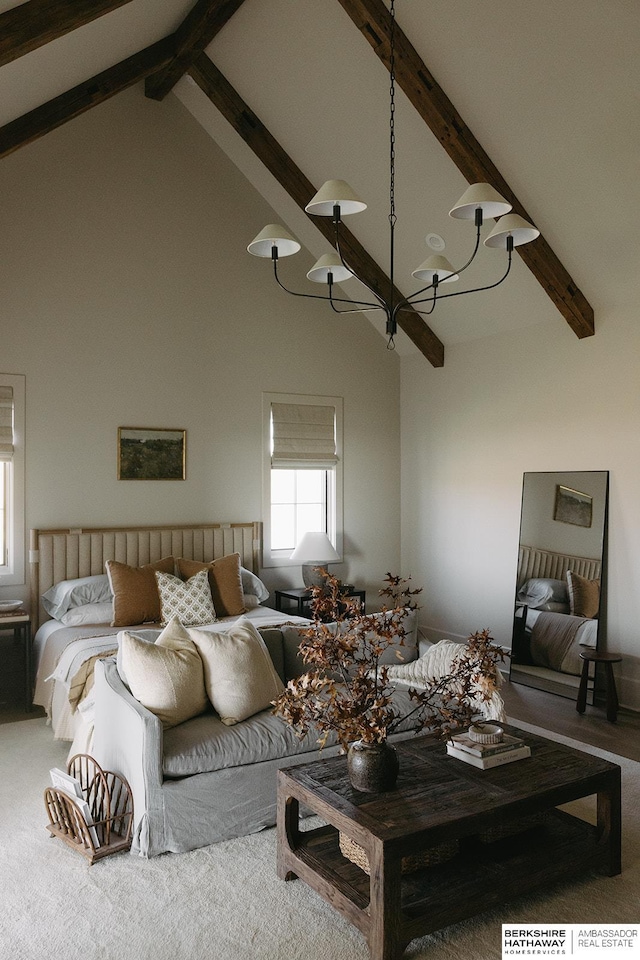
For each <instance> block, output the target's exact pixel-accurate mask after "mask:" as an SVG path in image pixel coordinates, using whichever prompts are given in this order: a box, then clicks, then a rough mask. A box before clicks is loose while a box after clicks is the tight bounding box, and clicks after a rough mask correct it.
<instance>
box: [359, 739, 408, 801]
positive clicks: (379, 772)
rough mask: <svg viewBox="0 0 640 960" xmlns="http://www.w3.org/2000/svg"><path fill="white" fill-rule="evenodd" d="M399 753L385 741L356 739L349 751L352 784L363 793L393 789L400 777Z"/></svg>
mask: <svg viewBox="0 0 640 960" xmlns="http://www.w3.org/2000/svg"><path fill="white" fill-rule="evenodd" d="M399 769H400V765H399V763H398V754H397V753H396V749H395V747H393V746H391V744H390V743H387V742H386V741H385V742H384V743H364V742H363V741H362V740H356V741H355V742H354V743H352V744H350V746H349V749H348V751H347V770H348V773H349V779H350V781H351V785H352V786H353V787H355V789H356V790H360V791H361V792H362V793H383V792H384V791H385V790H392V789H393V788H394V787H395V785H396V780H397V779H398V771H399Z"/></svg>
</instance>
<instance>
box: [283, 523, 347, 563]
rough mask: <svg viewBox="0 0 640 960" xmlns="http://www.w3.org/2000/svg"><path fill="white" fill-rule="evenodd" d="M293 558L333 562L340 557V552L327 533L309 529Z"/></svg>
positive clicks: (306, 561) (303, 561)
mask: <svg viewBox="0 0 640 960" xmlns="http://www.w3.org/2000/svg"><path fill="white" fill-rule="evenodd" d="M291 559H292V560H298V561H299V562H300V563H331V562H335V561H336V560H339V559H340V554H339V553H338V552H337V551H336V549H335V547H334V546H333V544H332V543H331V540H329V537H328V536H327V535H326V533H321V532H320V531H318V530H313V531H307V533H305V534H304V535H303V537H302V539H301V540H300V543H299V544H298V546H297V547H296V548H295V550H294V551H293V553H292V554H291Z"/></svg>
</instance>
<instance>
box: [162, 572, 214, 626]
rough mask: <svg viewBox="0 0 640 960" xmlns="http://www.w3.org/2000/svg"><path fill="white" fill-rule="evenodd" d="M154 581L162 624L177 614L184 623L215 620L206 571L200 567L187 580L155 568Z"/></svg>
mask: <svg viewBox="0 0 640 960" xmlns="http://www.w3.org/2000/svg"><path fill="white" fill-rule="evenodd" d="M156 581H157V584H158V593H159V594H160V620H161V622H162V624H163V625H164V624H167V623H169V621H170V620H171V619H172V617H177V618H178V619H179V620H180V622H181V623H182V624H184V626H198V625H199V626H202V625H203V624H205V623H213V622H214V621H215V619H216V611H215V609H214V606H213V599H212V597H211V587H210V586H209V571H208V570H200V571H198V573H196V574H194V576H193V577H191V578H190V579H189V580H186V581H185V580H181V579H180V577H174V576H173V574H172V573H162V572H161V571H160V570H156Z"/></svg>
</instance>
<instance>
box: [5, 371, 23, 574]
mask: <svg viewBox="0 0 640 960" xmlns="http://www.w3.org/2000/svg"><path fill="white" fill-rule="evenodd" d="M0 385H2V386H6V387H13V404H14V409H13V417H14V420H13V445H14V452H13V458H12V460H11V464H10V467H9V471H8V473H9V492H8V497H7V500H8V504H7V506H8V517H7V547H8V558H7V559H8V562H7V563H6V564H3V565H0V587H4V586H7V587H9V586H13V585H18V584H20V585H22V584H24V583H26V579H25V562H24V561H25V513H24V462H25V419H26V418H25V397H26V377H25V376H23V375H21V374H9V373H0Z"/></svg>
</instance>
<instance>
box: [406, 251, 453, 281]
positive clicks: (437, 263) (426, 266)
mask: <svg viewBox="0 0 640 960" xmlns="http://www.w3.org/2000/svg"><path fill="white" fill-rule="evenodd" d="M436 273H437V274H438V280H439V282H440V283H452V282H453V281H454V280H459V279H460V277H459V276H458V274H457V273H456V272H455V271H454V269H453V267H452V266H451V264H450V263H449V261H448V260H447V258H446V257H441V256H440V255H436V256H433V257H427V259H426V260H425V261H424V263H421V264H420V266H419V267H418V268H417V270H414V271H413V272H412V274H411V276H412V277H415V278H416V280H424V281H425V283H433V277H434V275H435V274H436Z"/></svg>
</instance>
